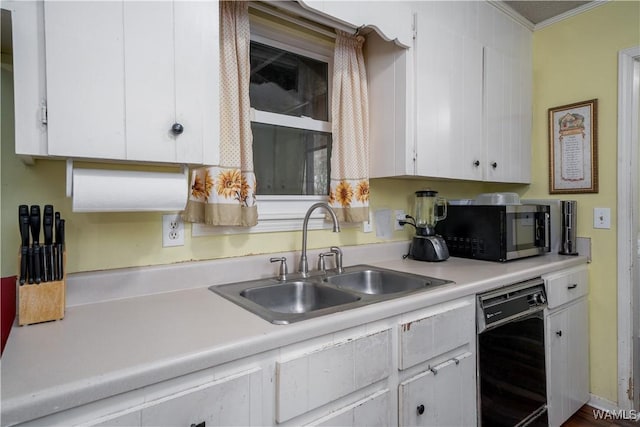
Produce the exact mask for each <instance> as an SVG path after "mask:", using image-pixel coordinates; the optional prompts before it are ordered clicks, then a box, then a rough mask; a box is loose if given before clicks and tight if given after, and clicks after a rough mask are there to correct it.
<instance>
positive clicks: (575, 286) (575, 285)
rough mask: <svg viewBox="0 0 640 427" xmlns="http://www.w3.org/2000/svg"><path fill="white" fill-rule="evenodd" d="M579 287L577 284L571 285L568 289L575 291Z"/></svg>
mask: <svg viewBox="0 0 640 427" xmlns="http://www.w3.org/2000/svg"><path fill="white" fill-rule="evenodd" d="M577 287H578V284H577V283H574V284H573V285H569V286H567V289H575V288H577Z"/></svg>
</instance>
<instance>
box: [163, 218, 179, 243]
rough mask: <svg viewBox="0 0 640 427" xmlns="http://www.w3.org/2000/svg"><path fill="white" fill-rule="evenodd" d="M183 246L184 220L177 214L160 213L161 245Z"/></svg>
mask: <svg viewBox="0 0 640 427" xmlns="http://www.w3.org/2000/svg"><path fill="white" fill-rule="evenodd" d="M169 246H184V222H182V218H180V215H179V214H171V215H162V247H164V248H166V247H169Z"/></svg>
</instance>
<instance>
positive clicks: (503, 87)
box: [484, 47, 531, 182]
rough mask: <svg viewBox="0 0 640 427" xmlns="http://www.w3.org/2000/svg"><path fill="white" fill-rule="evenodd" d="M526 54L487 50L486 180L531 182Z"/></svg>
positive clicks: (488, 48)
mask: <svg viewBox="0 0 640 427" xmlns="http://www.w3.org/2000/svg"><path fill="white" fill-rule="evenodd" d="M523 55H526V53H519V54H515V53H512V54H507V53H504V52H500V51H498V50H497V49H494V48H491V47H486V48H485V94H484V103H485V106H484V111H485V129H484V142H485V145H486V157H485V165H484V166H485V171H486V176H485V180H486V181H495V182H529V180H530V163H531V136H530V133H529V132H530V130H531V107H530V105H528V104H529V103H530V101H531V95H530V87H531V82H530V76H531V74H530V73H529V72H527V71H526V70H524V67H523V64H524V63H529V62H528V61H526V59H527V58H526V56H525V57H522V56H523Z"/></svg>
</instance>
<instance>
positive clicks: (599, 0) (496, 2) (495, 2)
mask: <svg viewBox="0 0 640 427" xmlns="http://www.w3.org/2000/svg"><path fill="white" fill-rule="evenodd" d="M609 1H610V0H594V1H592V2H590V3H587V4H585V5H582V6H580V7H577V8H575V9H571V10H568V11H566V12H565V13H562V14H560V15H557V16H554V17H553V18H549V19H546V20H544V21H542V22H539V23H537V24H534V23H532V22H531V21H529V20H528V19H527V18H525V17H524V16H522V15H520V13H518V12H517V11H516V10H515V9H513V8H512V7H511V6H509V5H508V4H506V3H505V2H504V1H502V0H488V3H489V4H490V5H492V6H493V7H495V8H496V9H498V10H500V11H502V12H503V13H505V14H506V15H508V16H509V17H511V18H512V19H513V20H515V21H516V22H518V23H520V24H522V25H524V26H525V27H526V28H528V29H529V30H530V31H537V30H540V29H542V28H544V27H548V26H549V25H552V24H555V23H557V22H560V21H563V20H565V19H568V18H571V17H573V16H576V15H579V14H581V13H584V12H587V11H589V10H591V9H594V8H596V7H599V6H602V5H603V4H606V3H608V2H609Z"/></svg>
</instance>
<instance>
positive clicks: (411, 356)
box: [398, 299, 476, 370]
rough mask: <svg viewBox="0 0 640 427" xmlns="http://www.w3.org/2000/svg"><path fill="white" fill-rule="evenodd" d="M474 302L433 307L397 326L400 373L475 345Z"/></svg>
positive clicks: (467, 301)
mask: <svg viewBox="0 0 640 427" xmlns="http://www.w3.org/2000/svg"><path fill="white" fill-rule="evenodd" d="M475 333H476V330H475V300H474V299H465V300H462V301H456V302H453V303H447V304H443V305H439V306H437V308H435V310H434V311H433V312H432V313H431V314H428V315H427V316H426V317H423V318H418V319H417V320H414V321H410V322H404V323H401V324H400V333H399V335H400V357H399V361H398V366H399V369H400V370H404V369H407V368H410V367H412V366H414V365H417V364H418V363H422V362H426V361H427V360H429V359H432V358H434V357H435V356H438V355H441V354H444V353H446V352H448V351H451V350H454V349H456V348H458V347H460V346H463V345H465V344H468V343H471V344H472V345H473V343H475Z"/></svg>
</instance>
